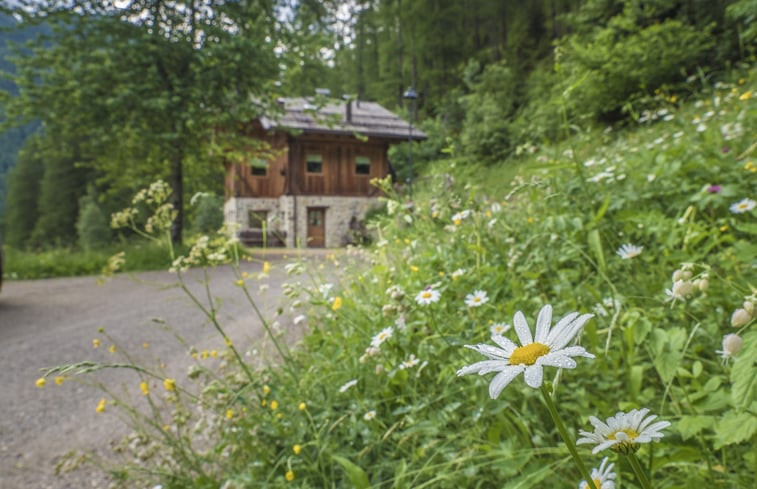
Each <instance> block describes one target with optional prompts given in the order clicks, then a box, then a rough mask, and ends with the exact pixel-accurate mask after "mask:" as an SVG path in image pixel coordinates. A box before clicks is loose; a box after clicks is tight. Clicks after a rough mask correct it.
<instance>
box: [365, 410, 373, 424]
mask: <svg viewBox="0 0 757 489" xmlns="http://www.w3.org/2000/svg"><path fill="white" fill-rule="evenodd" d="M375 417H376V411H373V410H371V411H368V412H367V413H365V414H364V415H363V419H364V420H366V421H370V420H372V419H373V418H375Z"/></svg>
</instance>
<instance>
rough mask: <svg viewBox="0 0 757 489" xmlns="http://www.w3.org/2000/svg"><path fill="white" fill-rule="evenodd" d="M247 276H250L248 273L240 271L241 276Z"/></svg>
mask: <svg viewBox="0 0 757 489" xmlns="http://www.w3.org/2000/svg"><path fill="white" fill-rule="evenodd" d="M249 276H250V274H249V273H247V272H242V278H247V277H249Z"/></svg>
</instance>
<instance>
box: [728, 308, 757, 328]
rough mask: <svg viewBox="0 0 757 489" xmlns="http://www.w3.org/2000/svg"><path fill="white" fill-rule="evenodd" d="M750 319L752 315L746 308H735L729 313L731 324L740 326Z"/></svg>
mask: <svg viewBox="0 0 757 489" xmlns="http://www.w3.org/2000/svg"><path fill="white" fill-rule="evenodd" d="M751 320H752V315H751V314H749V312H748V311H747V310H746V309H736V310H735V311H733V314H732V315H731V326H733V327H734V328H740V327H741V326H744V325H745V324H747V323H748V322H749V321H751Z"/></svg>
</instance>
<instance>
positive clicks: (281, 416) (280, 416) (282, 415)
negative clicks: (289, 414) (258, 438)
mask: <svg viewBox="0 0 757 489" xmlns="http://www.w3.org/2000/svg"><path fill="white" fill-rule="evenodd" d="M276 417H277V418H279V419H281V418H283V417H284V413H279V414H277V415H276Z"/></svg>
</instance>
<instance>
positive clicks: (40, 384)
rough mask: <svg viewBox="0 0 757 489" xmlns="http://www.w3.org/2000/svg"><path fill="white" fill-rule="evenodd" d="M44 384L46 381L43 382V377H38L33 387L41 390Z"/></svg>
mask: <svg viewBox="0 0 757 489" xmlns="http://www.w3.org/2000/svg"><path fill="white" fill-rule="evenodd" d="M45 384H47V380H45V378H44V377H40V378H38V379H37V380H36V382H34V385H36V386H37V387H39V388H40V389H41V388H43V387H44V386H45Z"/></svg>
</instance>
